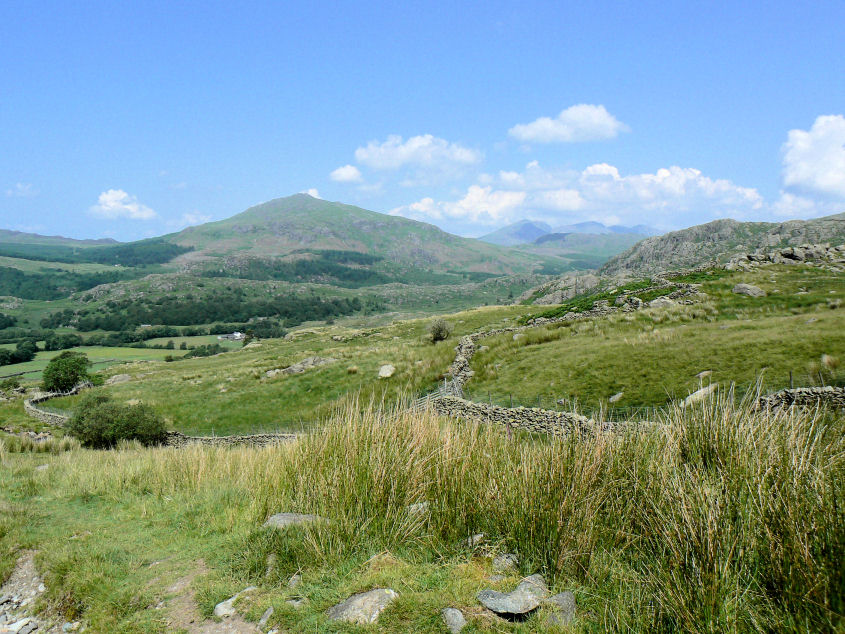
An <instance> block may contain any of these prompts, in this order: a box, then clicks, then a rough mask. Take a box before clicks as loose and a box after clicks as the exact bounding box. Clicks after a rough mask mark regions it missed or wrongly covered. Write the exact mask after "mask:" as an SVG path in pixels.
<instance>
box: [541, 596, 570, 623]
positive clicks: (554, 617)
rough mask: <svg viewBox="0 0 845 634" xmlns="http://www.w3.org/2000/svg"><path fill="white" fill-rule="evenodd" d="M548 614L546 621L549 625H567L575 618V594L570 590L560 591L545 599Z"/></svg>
mask: <svg viewBox="0 0 845 634" xmlns="http://www.w3.org/2000/svg"><path fill="white" fill-rule="evenodd" d="M546 605H548V607H549V610H550V611H549V615H548V616H547V617H546V623H548V624H549V625H568V624H569V623H571V622H572V619H574V618H575V595H574V594H572V593H571V592H561V593H560V594H556V595H554V596H553V597H549V599H548V601H546Z"/></svg>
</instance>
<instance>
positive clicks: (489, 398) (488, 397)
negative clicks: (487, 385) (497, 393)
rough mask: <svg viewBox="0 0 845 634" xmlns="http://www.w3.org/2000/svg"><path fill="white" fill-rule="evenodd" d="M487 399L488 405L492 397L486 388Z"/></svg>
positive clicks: (491, 401)
mask: <svg viewBox="0 0 845 634" xmlns="http://www.w3.org/2000/svg"><path fill="white" fill-rule="evenodd" d="M487 400H488V401H489V402H490V405H492V404H493V397H492V396H491V395H490V390H487Z"/></svg>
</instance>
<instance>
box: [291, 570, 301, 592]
mask: <svg viewBox="0 0 845 634" xmlns="http://www.w3.org/2000/svg"><path fill="white" fill-rule="evenodd" d="M300 583H302V575H301V574H299V573H298V572H297V573H296V574H294V575H293V576H292V577H291V578H290V579H288V588H295V587H297V586H298V585H299V584H300Z"/></svg>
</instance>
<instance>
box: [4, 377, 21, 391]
mask: <svg viewBox="0 0 845 634" xmlns="http://www.w3.org/2000/svg"><path fill="white" fill-rule="evenodd" d="M20 386H21V380H20V377H17V376H10V377H9V378H8V379H3V380H2V381H0V392H11V391H12V390H16V389H18V388H19V387H20Z"/></svg>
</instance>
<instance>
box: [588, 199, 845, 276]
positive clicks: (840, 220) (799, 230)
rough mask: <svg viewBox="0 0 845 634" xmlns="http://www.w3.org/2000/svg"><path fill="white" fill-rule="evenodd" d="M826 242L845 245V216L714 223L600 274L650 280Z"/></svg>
mask: <svg viewBox="0 0 845 634" xmlns="http://www.w3.org/2000/svg"><path fill="white" fill-rule="evenodd" d="M824 242H830V243H836V244H840V243H843V242H845V213H842V214H838V215H834V216H827V217H824V218H817V219H814V220H790V221H788V222H782V223H773V222H738V221H736V220H729V219H725V220H714V221H713V222H708V223H707V224H703V225H697V226H695V227H690V228H688V229H683V230H681V231H672V232H671V233H667V234H665V235H662V236H656V237H651V238H646V239H645V240H643V241H642V242H639V243H638V244H636V245H634V246H633V247H631V248H630V249H628V250H627V251H625V252H624V253H621V254H619V255H617V256H616V257H613V258H611V259H610V260H608V262H607V263H606V264H605V265H604V266H603V267H602V268H601V273H607V274H618V273H625V274H632V275H649V274H652V273H657V272H660V271H670V270H674V269H686V268H694V267H696V266H699V265H702V264H706V263H708V262H711V261H713V260H716V261H719V262H724V261H727V260H729V259H730V257H731V255H733V254H736V253H740V252H750V251H755V250H756V249H761V248H773V247H778V246H797V245H800V244H804V243H824Z"/></svg>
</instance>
